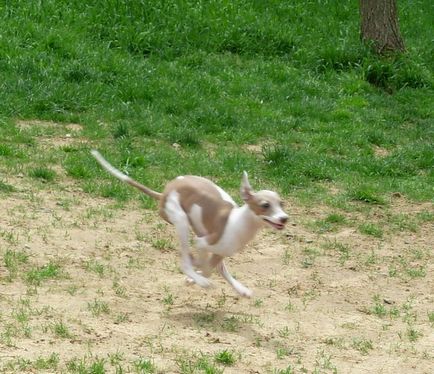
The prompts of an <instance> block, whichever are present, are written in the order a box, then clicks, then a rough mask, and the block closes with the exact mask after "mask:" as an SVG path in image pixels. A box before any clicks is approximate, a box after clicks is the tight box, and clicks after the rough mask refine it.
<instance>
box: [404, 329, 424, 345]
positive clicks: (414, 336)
mask: <svg viewBox="0 0 434 374" xmlns="http://www.w3.org/2000/svg"><path fill="white" fill-rule="evenodd" d="M421 336H423V334H422V333H421V332H420V331H418V330H416V329H415V328H414V327H413V326H409V327H408V328H407V337H408V340H410V341H411V342H415V341H416V340H418V339H419V338H420V337H421Z"/></svg>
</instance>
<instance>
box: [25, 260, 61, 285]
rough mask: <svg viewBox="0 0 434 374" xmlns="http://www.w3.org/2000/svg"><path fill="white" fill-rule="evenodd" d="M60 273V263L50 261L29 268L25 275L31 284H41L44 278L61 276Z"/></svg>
mask: <svg viewBox="0 0 434 374" xmlns="http://www.w3.org/2000/svg"><path fill="white" fill-rule="evenodd" d="M60 274H61V267H60V265H59V264H56V263H54V262H49V263H48V264H47V265H44V266H42V267H39V268H36V269H31V270H29V271H28V272H27V273H26V275H25V279H26V282H27V283H29V284H31V285H34V286H39V285H40V284H41V282H42V281H44V280H47V279H55V278H59V276H60Z"/></svg>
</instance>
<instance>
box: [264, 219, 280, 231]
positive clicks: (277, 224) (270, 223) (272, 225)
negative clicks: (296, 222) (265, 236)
mask: <svg viewBox="0 0 434 374" xmlns="http://www.w3.org/2000/svg"><path fill="white" fill-rule="evenodd" d="M263 220H264V221H265V222H267V223H268V224H269V225H270V226H271V227H273V228H275V229H276V230H282V229H283V228H284V227H285V224H284V223H276V222H273V221H271V220H269V219H268V218H263Z"/></svg>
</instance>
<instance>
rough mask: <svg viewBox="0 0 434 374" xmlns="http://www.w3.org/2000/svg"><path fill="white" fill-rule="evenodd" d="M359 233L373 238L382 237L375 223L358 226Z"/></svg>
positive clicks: (381, 232) (379, 228)
mask: <svg viewBox="0 0 434 374" xmlns="http://www.w3.org/2000/svg"><path fill="white" fill-rule="evenodd" d="M359 231H360V232H361V233H362V234H365V235H369V236H373V237H375V238H382V237H383V230H382V228H381V227H380V226H378V225H377V224H375V223H369V222H368V223H363V224H361V225H360V226H359Z"/></svg>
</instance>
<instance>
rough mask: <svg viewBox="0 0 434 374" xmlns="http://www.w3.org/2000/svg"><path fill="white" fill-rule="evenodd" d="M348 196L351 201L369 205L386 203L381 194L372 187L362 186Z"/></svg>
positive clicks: (354, 189)
mask: <svg viewBox="0 0 434 374" xmlns="http://www.w3.org/2000/svg"><path fill="white" fill-rule="evenodd" d="M348 196H349V198H350V199H351V200H354V201H361V202H364V203H367V204H373V205H384V204H386V201H385V200H384V198H383V197H382V196H380V195H379V193H378V192H377V191H376V189H374V188H373V187H371V186H368V185H360V186H357V187H354V188H352V189H351V190H349V192H348Z"/></svg>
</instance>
